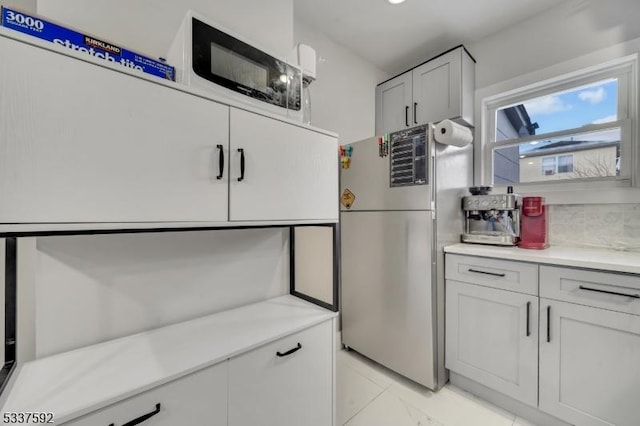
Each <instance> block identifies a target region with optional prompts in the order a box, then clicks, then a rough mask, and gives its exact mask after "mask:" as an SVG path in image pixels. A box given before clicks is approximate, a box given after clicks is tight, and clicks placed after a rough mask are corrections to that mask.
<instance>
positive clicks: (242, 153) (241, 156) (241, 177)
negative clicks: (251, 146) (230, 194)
mask: <svg viewBox="0 0 640 426" xmlns="http://www.w3.org/2000/svg"><path fill="white" fill-rule="evenodd" d="M238 152H239V153H240V177H239V178H238V182H242V181H243V180H244V149H242V148H238Z"/></svg>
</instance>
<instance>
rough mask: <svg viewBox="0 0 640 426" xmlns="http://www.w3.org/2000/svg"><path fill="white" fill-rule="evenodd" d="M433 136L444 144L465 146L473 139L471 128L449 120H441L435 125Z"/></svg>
mask: <svg viewBox="0 0 640 426" xmlns="http://www.w3.org/2000/svg"><path fill="white" fill-rule="evenodd" d="M434 137H435V138H436V141H437V142H440V143H442V144H445V145H454V146H467V145H469V144H470V143H471V142H472V141H473V133H472V132H471V129H469V128H468V127H465V126H463V125H461V124H458V123H454V122H453V121H451V120H443V121H441V122H440V123H438V124H437V125H436V129H435V130H434Z"/></svg>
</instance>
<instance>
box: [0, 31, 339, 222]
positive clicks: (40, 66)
mask: <svg viewBox="0 0 640 426" xmlns="http://www.w3.org/2000/svg"><path fill="white" fill-rule="evenodd" d="M229 110H230V107H229V106H228V105H225V104H222V103H218V102H216V101H215V100H213V99H207V98H204V97H202V96H197V95H195V94H192V93H189V92H187V91H183V90H180V89H179V88H177V87H175V85H174V84H171V83H167V82H164V81H158V82H157V83H156V82H153V81H149V80H148V79H146V78H137V77H135V76H133V75H130V74H128V73H125V72H118V71H114V70H112V69H109V68H108V67H103V66H99V65H96V64H93V63H90V62H86V61H82V60H79V59H76V58H72V57H69V56H66V55H63V54H60V53H57V52H55V51H52V50H48V49H46V48H42V47H34V46H32V45H29V44H26V43H24V42H21V41H18V40H14V39H12V38H9V37H7V36H4V35H0V195H1V197H2V203H0V224H57V225H56V226H58V227H60V226H63V224H77V223H84V224H89V223H114V224H115V223H121V224H124V223H142V222H174V223H175V222H183V223H185V224H186V223H189V222H208V223H215V224H220V225H221V226H230V225H232V222H230V221H253V222H273V221H278V222H283V221H289V222H292V221H296V222H297V221H309V220H313V221H315V222H317V221H318V220H320V221H328V222H336V221H337V220H338V157H337V156H338V154H337V152H338V142H337V138H336V137H335V136H330V135H327V134H326V133H323V132H322V131H318V130H315V129H310V128H308V127H303V126H297V125H294V124H290V123H286V122H283V121H280V120H278V119H274V118H269V117H266V116H263V115H259V114H256V113H251V112H247V111H242V110H238V109H235V108H233V111H234V112H233V115H232V117H231V122H232V126H233V132H232V133H231V134H230V133H229V122H230V116H229ZM230 145H231V146H232V149H231V150H230V149H229V146H230ZM238 149H241V150H244V160H245V163H244V165H245V177H244V179H242V180H241V181H238V177H240V174H241V170H240V159H241V152H240V151H238ZM230 166H232V167H230ZM230 169H231V170H230ZM230 173H232V179H231V183H230ZM230 191H231V193H230ZM229 203H231V205H230V204H229ZM87 226H89V225H87Z"/></svg>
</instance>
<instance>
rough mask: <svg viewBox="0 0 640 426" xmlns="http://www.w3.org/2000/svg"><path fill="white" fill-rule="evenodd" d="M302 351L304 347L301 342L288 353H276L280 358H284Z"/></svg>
mask: <svg viewBox="0 0 640 426" xmlns="http://www.w3.org/2000/svg"><path fill="white" fill-rule="evenodd" d="M300 349H302V345H301V344H300V342H298V345H297V346H296V347H295V348H293V349H289V350H288V351H286V352H280V351H278V352H276V355H278V356H279V357H283V356H287V355H291V354H292V353H294V352H298V351H299V350H300Z"/></svg>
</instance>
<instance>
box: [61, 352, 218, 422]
mask: <svg viewBox="0 0 640 426" xmlns="http://www.w3.org/2000/svg"><path fill="white" fill-rule="evenodd" d="M227 367H228V366H227V363H226V362H223V363H221V364H217V365H214V366H213V367H209V368H206V369H204V370H202V371H198V372H196V373H193V374H190V375H188V376H185V377H182V378H180V379H178V380H175V381H173V382H170V383H167V384H165V385H162V386H160V387H157V388H155V389H151V390H149V391H147V392H144V393H142V394H140V395H137V396H134V397H132V398H129V399H126V400H124V401H121V402H119V403H117V404H114V405H112V406H110V407H107V408H104V409H102V410H99V411H97V412H95V413H91V414H87V415H86V416H83V417H80V418H78V419H76V420H72V421H71V422H69V423H64V424H65V426H100V425H104V426H107V425H110V424H113V425H115V426H121V425H124V424H125V423H127V422H130V421H132V420H134V419H139V418H140V417H141V416H145V415H147V414H149V415H151V414H152V413H153V415H152V416H151V417H149V418H148V420H145V421H144V423H143V424H144V426H176V425H207V426H226V425H227ZM157 404H160V407H159V408H158V407H157ZM156 411H157V413H156ZM136 424H137V423H136Z"/></svg>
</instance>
